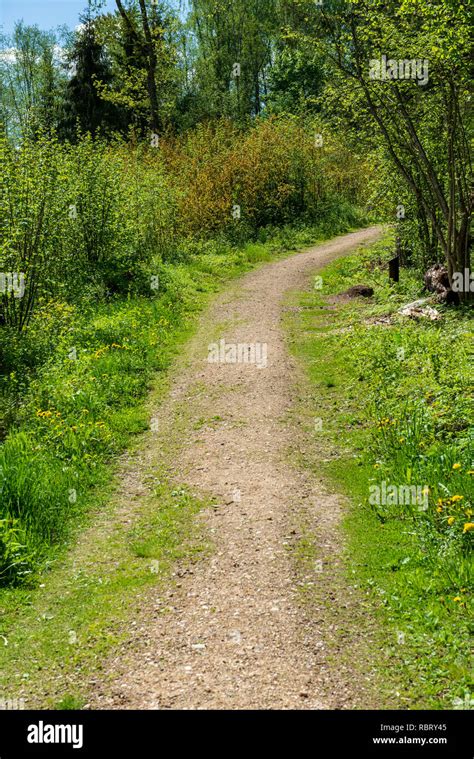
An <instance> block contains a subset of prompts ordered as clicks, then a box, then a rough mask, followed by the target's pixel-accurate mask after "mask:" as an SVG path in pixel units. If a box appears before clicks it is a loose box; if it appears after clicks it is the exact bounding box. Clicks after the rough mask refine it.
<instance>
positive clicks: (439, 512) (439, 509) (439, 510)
mask: <svg viewBox="0 0 474 759" xmlns="http://www.w3.org/2000/svg"><path fill="white" fill-rule="evenodd" d="M436 511H437V512H438V514H441V512H442V511H443V507H442V506H437V507H436Z"/></svg>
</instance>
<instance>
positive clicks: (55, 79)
mask: <svg viewBox="0 0 474 759" xmlns="http://www.w3.org/2000/svg"><path fill="white" fill-rule="evenodd" d="M0 44H1V47H2V51H3V52H2V54H1V55H0V112H1V118H2V121H3V125H4V129H5V132H6V133H7V134H8V135H9V136H10V137H11V138H12V139H14V140H18V139H20V138H21V136H32V135H34V134H36V133H37V132H39V131H41V132H43V133H48V134H50V133H51V132H52V131H53V130H54V129H55V128H56V126H57V123H58V119H59V112H60V103H61V92H62V87H63V84H64V75H63V74H62V72H61V68H60V65H59V60H58V53H57V47H58V38H57V36H56V35H55V34H54V33H53V32H42V31H40V29H38V27H37V26H26V25H25V24H24V23H23V22H21V21H20V22H19V23H17V24H16V25H15V28H14V32H13V34H12V36H11V37H7V36H3V37H1V38H0Z"/></svg>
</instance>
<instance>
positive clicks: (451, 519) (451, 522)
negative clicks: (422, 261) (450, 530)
mask: <svg viewBox="0 0 474 759" xmlns="http://www.w3.org/2000/svg"><path fill="white" fill-rule="evenodd" d="M455 521H456V517H448V524H449V526H450V527H451V525H452V524H454V522H455Z"/></svg>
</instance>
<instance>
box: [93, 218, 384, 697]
mask: <svg viewBox="0 0 474 759" xmlns="http://www.w3.org/2000/svg"><path fill="white" fill-rule="evenodd" d="M379 235H380V230H379V229H378V228H372V229H368V230H363V231H360V232H356V233H353V234H349V235H346V236H344V237H340V238H337V239H336V240H333V241H332V242H329V243H327V244H322V245H320V246H317V247H315V248H312V249H310V250H308V251H306V252H304V253H302V254H299V255H295V256H291V257H289V258H287V259H285V260H282V261H278V262H276V263H272V264H268V265H265V266H263V267H262V268H260V269H258V270H256V271H253V272H251V273H250V274H247V275H246V276H245V277H243V278H242V279H240V280H239V281H238V282H236V283H233V284H232V285H230V287H228V288H227V289H226V290H225V292H223V293H222V294H221V295H220V296H219V297H218V298H217V299H216V300H215V301H214V303H213V304H212V306H211V308H210V309H209V310H208V311H207V312H206V313H205V314H203V316H202V318H201V322H200V326H199V329H198V332H197V334H196V336H195V337H194V338H193V340H192V341H191V342H190V343H189V344H188V345H187V346H186V349H185V350H186V355H185V356H184V357H182V359H181V368H180V371H179V372H178V374H177V376H176V381H175V383H174V385H173V391H172V393H171V395H170V397H169V399H168V400H167V401H166V402H165V404H163V406H162V407H161V408H160V409H159V410H158V411H157V413H156V416H157V418H158V423H159V427H160V429H161V430H162V431H163V434H165V435H166V429H167V427H169V428H170V429H171V425H173V424H174V422H173V420H174V419H176V418H177V415H179V414H180V409H182V408H183V404H185V406H186V412H187V416H188V420H189V423H187V424H186V427H187V429H186V433H185V435H184V436H183V439H182V440H181V447H180V453H179V454H178V457H177V459H176V460H175V461H173V468H174V471H175V476H176V480H177V482H180V483H185V484H187V485H188V486H190V487H191V489H192V490H193V491H194V492H196V493H204V494H210V495H211V496H213V498H215V499H216V501H217V505H216V507H214V508H209V509H206V510H205V511H204V512H202V513H201V515H200V519H201V522H202V523H203V527H204V529H205V531H206V532H207V533H208V534H209V535H210V537H211V540H212V543H213V545H214V550H213V552H212V555H211V556H210V557H208V558H207V559H203V560H201V561H200V562H198V563H197V564H195V565H194V566H193V569H192V571H185V572H183V576H182V577H178V578H176V579H177V581H178V582H177V584H176V585H174V586H173V588H172V589H170V591H169V594H168V596H163V595H162V596H161V597H160V599H157V600H156V603H155V604H152V603H150V604H148V605H147V604H145V606H144V608H143V615H142V618H141V619H138V620H137V631H138V632H137V634H136V636H135V642H134V645H133V647H132V650H131V652H130V649H127V651H128V653H127V654H126V652H125V650H119V651H117V652H116V654H115V656H114V657H113V658H112V659H111V660H110V661H109V662H107V665H106V673H107V674H108V677H106V678H105V681H104V682H103V683H102V684H101V687H100V688H99V690H98V691H97V690H96V696H95V697H94V699H93V700H91V703H90V706H91V708H138V709H147V708H164V709H167V708H168V709H169V708H175V709H182V708H186V709H189V708H211V709H212V708H218V709H222V708H228V709H243V708H261V709H267V708H289V709H292V708H296V709H301V708H305V709H320V708H340V707H354V706H358V705H366V704H365V703H361V698H362V697H361V689H359V688H358V686H357V683H354V682H351V673H350V672H347V671H346V672H345V673H341V672H339V671H338V668H337V666H335V665H334V662H332V663H331V661H330V660H329V659H328V658H327V656H326V642H325V641H326V636H327V624H326V625H325V624H324V620H318V613H319V612H318V607H316V610H315V609H313V610H312V613H311V614H308V610H307V609H306V610H305V609H304V608H303V605H302V603H301V599H300V596H299V594H298V591H297V581H296V575H295V569H294V566H293V561H292V557H291V546H292V545H293V543H294V525H295V524H296V523H298V520H299V518H300V517H301V518H304V520H305V521H306V522H307V523H310V525H311V529H312V530H314V534H315V535H316V540H317V543H318V546H319V548H320V549H321V552H320V554H318V555H324V556H325V557H326V556H327V557H328V561H327V562H326V561H323V565H322V567H321V565H320V564H319V565H318V564H317V562H315V567H314V568H313V571H312V572H311V573H310V574H311V578H309V579H310V580H311V582H312V583H313V584H318V583H319V584H320V585H321V584H322V585H321V592H323V586H324V593H326V594H329V597H330V598H332V596H331V593H332V592H334V599H333V601H334V603H335V604H341V603H342V604H344V603H345V602H346V600H347V599H341V598H340V597H339V595H340V592H339V591H338V589H337V587H336V585H337V584H336V583H334V584H333V583H332V578H331V573H332V572H333V571H335V570H334V567H335V566H336V564H337V561H336V562H335V561H334V557H335V556H337V554H338V551H339V550H340V537H339V535H338V529H337V525H338V521H339V518H340V503H339V501H338V499H337V498H336V497H334V496H330V495H328V494H327V493H326V492H325V491H324V489H323V485H322V484H321V482H320V480H319V478H316V477H313V476H312V475H311V474H310V473H308V472H306V471H301V470H299V469H298V468H297V467H296V466H293V464H292V463H291V459H290V458H289V457H288V450H289V449H290V448H291V447H293V448H294V447H295V445H296V446H298V445H299V442H300V441H299V436H300V435H301V434H302V433H301V432H299V431H298V430H297V429H295V425H294V424H292V423H291V422H290V420H289V417H288V412H289V411H290V409H291V408H292V406H293V404H294V403H295V402H297V400H298V392H299V390H301V386H302V385H301V383H302V382H303V385H304V380H303V379H302V377H301V376H300V373H299V371H298V368H297V367H296V365H295V362H294V360H293V359H292V358H291V357H290V356H289V354H288V350H287V347H286V344H285V338H284V334H283V333H282V329H281V326H280V322H281V316H282V308H283V305H282V300H283V297H284V294H285V292H286V291H287V290H294V289H298V288H299V289H304V288H305V287H309V286H311V285H310V274H312V273H313V272H315V270H316V269H317V267H320V266H323V265H324V264H326V263H328V262H329V261H331V260H333V259H334V258H336V257H338V256H341V255H343V254H346V253H347V252H348V251H350V249H351V248H354V246H356V245H359V244H361V243H366V242H371V241H374V240H376V239H377V238H378V237H379ZM221 339H224V340H225V342H226V345H232V344H244V343H246V344H251V345H255V344H261V345H266V346H267V365H266V366H262V367H261V368H258V366H257V365H256V364H255V363H249V364H242V363H223V362H215V363H209V362H208V360H207V359H208V346H209V345H210V344H212V343H218V342H219V340H221ZM258 358H260V359H261V362H260V363H265V362H264V354H261V355H260V356H257V359H258ZM199 420H201V421H199ZM202 420H206V421H205V422H204V424H203V423H202ZM211 420H212V421H211ZM198 421H199V424H198V423H197V422H198ZM156 455H157V452H156V450H154V448H153V445H151V444H148V449H147V453H146V455H145V461H144V468H147V469H149V468H150V467H153V457H154V456H156ZM139 480H140V472H137V473H135V474H134V476H132V478H128V479H127V481H126V482H124V485H123V493H122V494H121V500H122V501H123V502H124V503H125V502H126V500H127V489H130V488H133V489H134V493H136V492H137V487H138V488H139V487H140V484H139ZM137 483H138V485H137ZM299 512H301V514H300V513H299ZM321 569H322V571H321ZM309 579H308V577H306V580H307V581H309ZM331 588H333V590H331ZM338 594H339V595H338ZM163 609H166V613H163ZM319 611H320V614H319V616H321V615H324V614H325V611H324V606H321V607H319Z"/></svg>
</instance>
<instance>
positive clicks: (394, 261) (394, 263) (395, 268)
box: [388, 256, 400, 282]
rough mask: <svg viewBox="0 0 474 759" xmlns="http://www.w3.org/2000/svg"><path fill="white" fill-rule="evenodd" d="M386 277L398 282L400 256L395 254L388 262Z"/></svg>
mask: <svg viewBox="0 0 474 759" xmlns="http://www.w3.org/2000/svg"><path fill="white" fill-rule="evenodd" d="M388 278H389V279H391V280H393V282H399V280H400V257H399V256H395V258H391V259H390V261H389V262H388Z"/></svg>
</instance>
